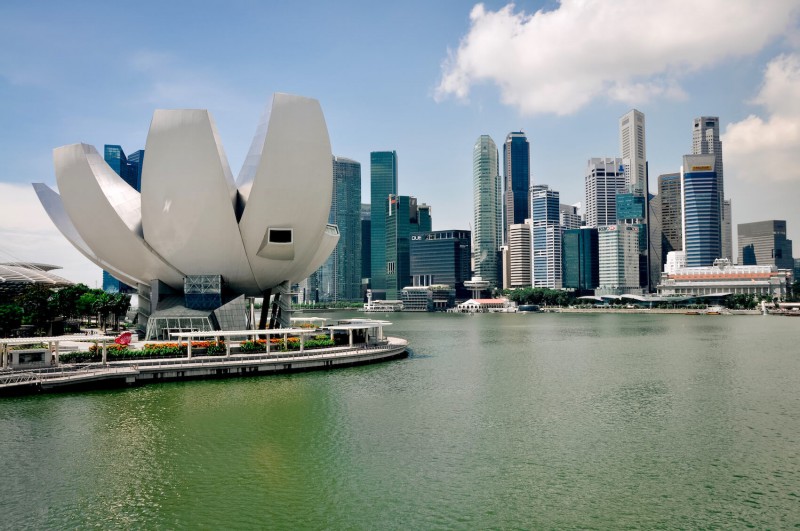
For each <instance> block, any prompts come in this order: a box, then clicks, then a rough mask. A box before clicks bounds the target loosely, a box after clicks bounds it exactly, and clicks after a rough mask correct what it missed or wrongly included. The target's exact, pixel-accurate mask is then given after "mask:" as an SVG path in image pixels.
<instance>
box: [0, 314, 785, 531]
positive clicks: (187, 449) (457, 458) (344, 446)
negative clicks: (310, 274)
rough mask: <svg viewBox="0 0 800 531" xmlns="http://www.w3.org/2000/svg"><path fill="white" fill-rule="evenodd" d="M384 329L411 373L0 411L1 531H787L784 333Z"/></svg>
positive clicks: (570, 321)
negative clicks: (398, 341)
mask: <svg viewBox="0 0 800 531" xmlns="http://www.w3.org/2000/svg"><path fill="white" fill-rule="evenodd" d="M335 315H336V316H337V317H345V316H349V315H350V314H344V313H337V314H335ZM371 317H376V318H380V317H381V316H380V315H374V314H373V315H371ZM384 317H385V318H387V319H388V320H391V321H393V322H394V323H395V324H394V325H393V326H391V327H389V328H388V329H387V332H388V334H389V335H397V336H400V337H404V338H406V339H408V340H409V341H410V343H411V348H412V350H413V352H412V355H411V356H410V357H409V358H408V359H403V360H397V361H392V362H388V363H381V364H376V365H370V366H363V367H355V368H348V369H341V370H333V371H322V372H311V373H302V374H290V375H281V376H268V377H259V378H242V379H225V380H213V381H192V382H179V383H167V384H163V385H151V386H145V387H140V388H134V389H122V390H108V391H96V392H88V393H68V394H55V395H40V396H24V397H17V398H7V399H3V400H2V401H0V477H2V489H0V508H2V510H0V528H6V529H42V528H82V529H83V528H90V527H96V528H114V527H123V528H177V529H181V528H183V529H186V528H197V527H204V528H254V529H257V528H334V529H335V528H361V529H376V528H381V529H386V528H403V529H405V528H426V529H427V528H462V529H475V528H487V527H502V528H548V529H550V528H557V529H587V528H590V529H624V528H667V529H668V528H726V529H735V528H743V527H751V526H752V527H756V528H774V529H778V528H790V527H795V526H798V525H800V346H798V345H799V344H800V320H798V319H790V318H784V317H761V316H748V317H744V316H685V315H652V316H651V315H611V314H591V315H589V314H569V315H567V314H563V315H559V314H527V315H514V314H480V315H458V314H447V315H444V314H440V315H431V314H407V313H393V314H388V315H386V316H384Z"/></svg>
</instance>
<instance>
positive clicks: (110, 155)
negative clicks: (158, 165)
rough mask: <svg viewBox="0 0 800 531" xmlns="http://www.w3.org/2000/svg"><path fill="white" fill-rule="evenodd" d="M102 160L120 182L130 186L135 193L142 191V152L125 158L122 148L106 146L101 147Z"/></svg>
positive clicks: (112, 145) (113, 145)
mask: <svg viewBox="0 0 800 531" xmlns="http://www.w3.org/2000/svg"><path fill="white" fill-rule="evenodd" d="M103 159H104V160H105V161H106V164H108V165H109V166H111V169H112V170H114V172H115V173H116V174H117V175H119V176H120V177H122V180H123V181H125V182H126V183H128V184H129V185H131V188H133V189H134V190H136V191H137V192H141V191H142V164H144V150H143V149H140V150H139V151H137V152H135V153H133V154H132V155H131V156H130V157H126V156H125V152H124V151H123V150H122V146H118V145H115V144H106V145H105V146H104V147H103Z"/></svg>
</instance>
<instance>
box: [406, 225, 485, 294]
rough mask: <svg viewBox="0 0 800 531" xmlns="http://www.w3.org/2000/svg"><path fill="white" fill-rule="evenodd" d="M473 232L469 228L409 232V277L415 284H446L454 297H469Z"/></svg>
mask: <svg viewBox="0 0 800 531" xmlns="http://www.w3.org/2000/svg"><path fill="white" fill-rule="evenodd" d="M471 238H472V235H471V234H470V231H468V230H439V231H432V232H431V231H429V232H414V233H412V234H411V280H412V284H413V285H414V286H432V285H436V284H439V285H447V286H450V287H453V288H455V290H456V298H457V299H461V300H464V299H467V298H469V292H468V291H467V290H466V289H465V288H464V281H465V280H469V279H470V265H469V263H470V257H471V255H472V243H471V241H472V240H471Z"/></svg>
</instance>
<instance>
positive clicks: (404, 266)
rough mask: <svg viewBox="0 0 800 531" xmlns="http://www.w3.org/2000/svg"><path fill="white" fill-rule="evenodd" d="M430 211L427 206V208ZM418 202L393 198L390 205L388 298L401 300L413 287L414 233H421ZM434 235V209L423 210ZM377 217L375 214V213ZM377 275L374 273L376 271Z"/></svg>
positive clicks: (387, 215) (407, 197)
mask: <svg viewBox="0 0 800 531" xmlns="http://www.w3.org/2000/svg"><path fill="white" fill-rule="evenodd" d="M423 206H424V207H427V205H423ZM420 210H421V209H420V208H419V207H418V206H417V198H416V197H409V196H407V195H391V196H389V200H388V201H387V204H386V218H385V219H386V242H385V244H384V245H385V246H384V248H385V249H386V298H387V300H388V299H392V300H398V299H399V298H400V291H401V290H402V289H403V288H405V287H406V286H410V285H411V233H413V232H420V231H421V230H422V228H421V227H420ZM422 211H423V212H425V213H426V216H427V220H425V221H423V223H424V224H425V228H426V229H428V231H430V228H429V227H430V208H422ZM373 215H374V211H373ZM373 272H374V271H373Z"/></svg>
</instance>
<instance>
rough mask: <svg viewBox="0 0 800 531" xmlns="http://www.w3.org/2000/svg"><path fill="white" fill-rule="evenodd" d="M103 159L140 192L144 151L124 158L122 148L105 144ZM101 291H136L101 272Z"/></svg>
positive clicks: (108, 274)
mask: <svg viewBox="0 0 800 531" xmlns="http://www.w3.org/2000/svg"><path fill="white" fill-rule="evenodd" d="M103 159H104V160H105V161H106V164H108V165H109V166H111V169H112V170H114V172H115V173H116V174H117V175H119V176H120V177H122V179H123V180H124V181H125V182H126V183H128V184H129V185H131V187H132V188H133V189H134V190H136V191H137V192H141V191H142V165H143V164H144V150H143V149H140V150H139V151H136V152H135V153H133V154H131V156H130V157H126V156H125V152H124V151H123V150H122V146H118V145H116V144H106V145H105V146H104V147H103ZM103 290H104V291H107V292H109V293H116V292H122V293H133V292H135V291H136V290H135V289H134V288H132V287H131V286H128V285H127V284H125V283H124V282H120V281H119V280H117V279H116V278H114V277H113V276H112V275H111V273H109V272H107V271H103Z"/></svg>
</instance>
